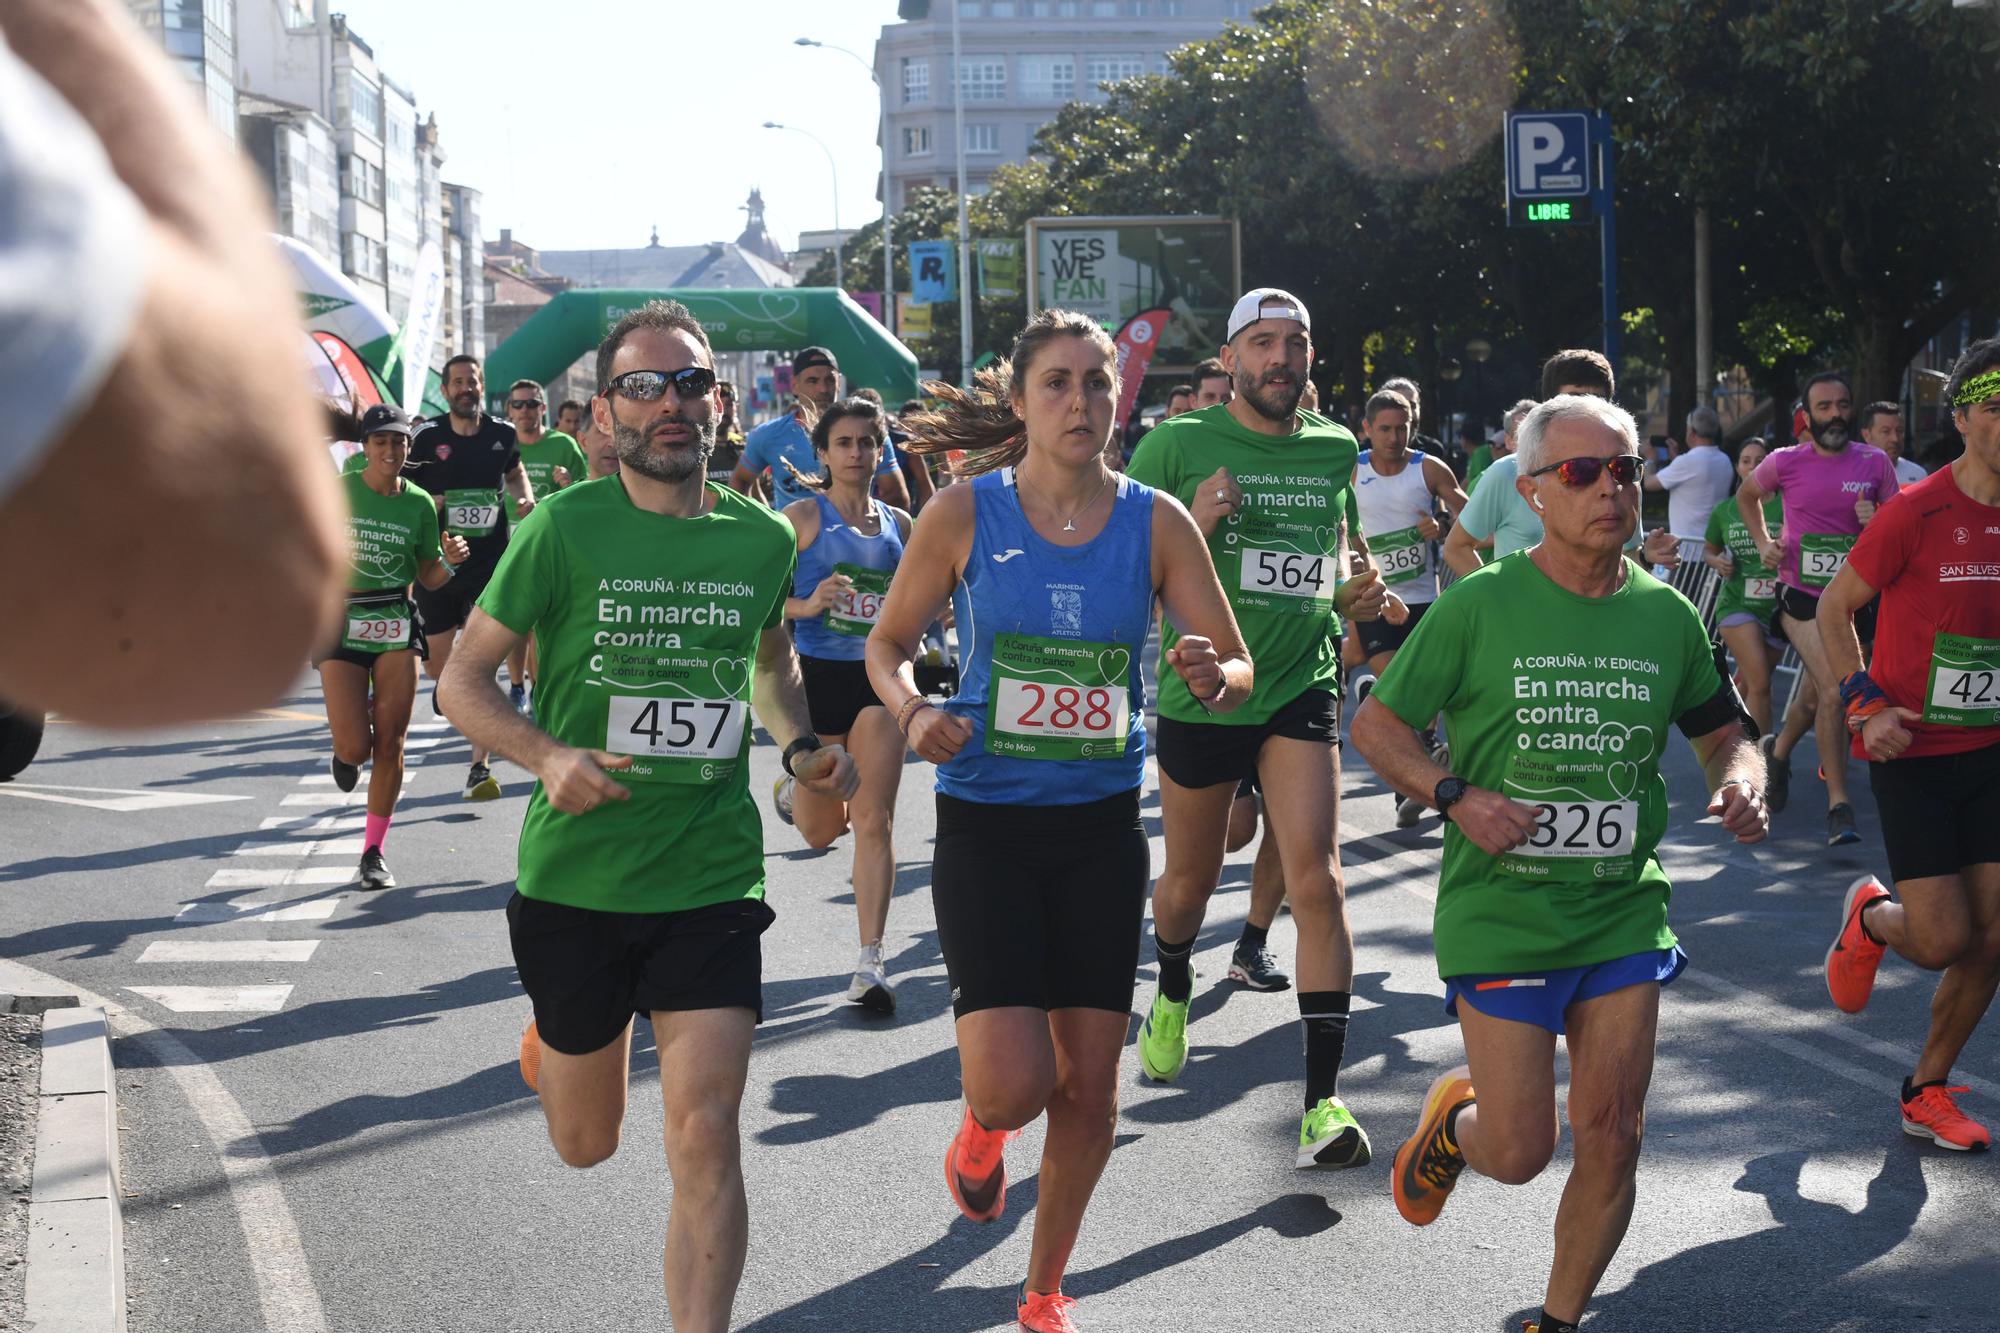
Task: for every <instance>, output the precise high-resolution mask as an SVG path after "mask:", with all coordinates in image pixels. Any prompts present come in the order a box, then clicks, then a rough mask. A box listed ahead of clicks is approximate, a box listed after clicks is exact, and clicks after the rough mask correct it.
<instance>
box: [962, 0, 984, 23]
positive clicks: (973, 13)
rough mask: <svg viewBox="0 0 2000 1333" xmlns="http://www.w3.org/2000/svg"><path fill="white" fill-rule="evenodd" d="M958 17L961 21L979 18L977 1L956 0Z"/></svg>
mask: <svg viewBox="0 0 2000 1333" xmlns="http://www.w3.org/2000/svg"><path fill="white" fill-rule="evenodd" d="M958 16H959V17H960V18H962V19H976V18H978V17H979V0H958Z"/></svg>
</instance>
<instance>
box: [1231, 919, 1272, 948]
mask: <svg viewBox="0 0 2000 1333" xmlns="http://www.w3.org/2000/svg"><path fill="white" fill-rule="evenodd" d="M1270 939H1271V928H1270V927H1269V926H1253V925H1251V924H1250V923H1249V922H1248V921H1245V922H1244V923H1243V936H1242V938H1241V939H1239V940H1237V941H1236V947H1237V948H1238V949H1244V950H1248V949H1261V948H1263V947H1264V946H1265V944H1267V943H1269V942H1270Z"/></svg>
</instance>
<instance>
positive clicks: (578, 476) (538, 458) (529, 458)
mask: <svg viewBox="0 0 2000 1333" xmlns="http://www.w3.org/2000/svg"><path fill="white" fill-rule="evenodd" d="M518 447H519V448H520V451H521V468H522V470H523V471H525V472H526V473H527V474H528V484H529V485H531V486H533V487H534V488H535V499H537V500H540V499H541V498H542V497H543V496H545V495H553V494H555V489H556V469H557V468H564V469H567V470H568V472H569V482H570V485H572V486H574V485H576V483H578V482H580V481H586V480H588V479H589V477H590V464H589V463H588V462H587V461H586V460H585V459H584V456H583V449H582V447H581V446H580V445H578V444H577V442H576V439H575V437H574V436H571V435H567V434H565V433H563V432H562V431H559V430H552V431H547V432H544V433H543V435H542V438H541V439H539V440H536V441H535V442H534V443H533V444H523V445H520V446H518Z"/></svg>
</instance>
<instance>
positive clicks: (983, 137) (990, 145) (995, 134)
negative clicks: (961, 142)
mask: <svg viewBox="0 0 2000 1333" xmlns="http://www.w3.org/2000/svg"><path fill="white" fill-rule="evenodd" d="M965 151H966V152H968V153H997V152H999V151H1000V127H999V126H998V125H967V126H966V127H965Z"/></svg>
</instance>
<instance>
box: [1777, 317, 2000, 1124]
mask: <svg viewBox="0 0 2000 1333" xmlns="http://www.w3.org/2000/svg"><path fill="white" fill-rule="evenodd" d="M1948 392H1949V393H1950V396H1951V401H1952V405H1953V415H1954V419H1955V420H1956V422H1957V424H1958V429H1959V432H1960V434H1962V435H1963V436H1964V437H1965V453H1964V455H1963V456H1962V457H1960V458H1959V459H1958V461H1957V462H1955V463H1953V464H1952V465H1951V466H1950V467H1948V468H1944V469H1941V470H1940V471H1938V472H1937V473H1935V474H1933V475H1932V476H1931V477H1930V478H1929V479H1928V480H1926V481H1923V482H1921V483H1919V484H1918V485H1915V486H1912V487H1910V488H1909V489H1908V490H1905V491H1902V492H1899V493H1898V494H1897V495H1895V496H1894V497H1893V498H1891V499H1890V500H1888V501H1887V502H1886V503H1884V504H1883V505H1882V507H1881V508H1880V509H1879V510H1877V511H1876V514H1875V521H1874V522H1872V523H1870V524H1869V525H1868V527H1867V529H1866V530H1865V531H1863V532H1862V534H1861V537H1860V539H1859V540H1858V541H1856V542H1855V544H1854V549H1853V551H1852V552H1851V553H1850V554H1849V556H1848V560H1847V565H1846V567H1845V568H1844V569H1842V570H1841V571H1840V573H1839V574H1837V575H1836V576H1835V577H1834V580H1833V582H1832V583H1831V584H1830V585H1829V586H1828V587H1827V590H1826V593H1825V594H1824V595H1823V596H1822V597H1821V599H1820V604H1819V606H1820V613H1819V615H1818V617H1817V620H1818V622H1819V629H1820V635H1821V638H1822V640H1823V642H1824V644H1825V647H1826V656H1827V663H1828V666H1829V667H1830V668H1831V670H1832V674H1833V675H1834V676H1835V677H1836V678H1842V679H1841V686H1840V695H1841V700H1842V702H1843V703H1844V704H1845V705H1846V709H1847V724H1848V729H1849V730H1850V731H1851V732H1853V733H1854V753H1855V754H1856V755H1857V756H1859V757H1861V758H1865V759H1867V760H1868V761H1869V764H1868V778H1869V785H1870V786H1871V787H1872V788H1873V789H1874V792H1875V804H1876V808H1877V809H1878V810H1879V811H1880V813H1881V817H1882V841H1883V843H1884V844H1885V846H1886V849H1887V851H1888V855H1889V871H1890V874H1891V876H1892V877H1893V878H1894V879H1895V881H1896V893H1895V896H1894V897H1893V898H1892V897H1891V896H1890V893H1889V890H1887V889H1885V888H1884V887H1882V884H1881V882H1880V881H1879V880H1877V879H1876V878H1875V877H1874V876H1872V875H1870V876H1864V877H1863V878H1861V879H1859V880H1856V881H1855V882H1854V884H1853V885H1851V886H1850V887H1849V888H1848V890H1847V900H1846V903H1845V905H1844V906H1843V907H1842V909H1841V926H1840V934H1839V935H1838V936H1837V937H1836V938H1835V940H1834V943H1833V947H1832V948H1831V949H1829V950H1828V951H1827V955H1826V985H1827V990H1828V992H1829V993H1830V994H1831V995H1832V997H1833V1002H1834V1004H1835V1005H1836V1006H1838V1007H1839V1008H1841V1009H1843V1010H1845V1011H1847V1012H1848V1013H1859V1012H1860V1011H1861V1009H1862V1008H1863V1007H1865V1006H1866V1005H1867V1003H1868V994H1869V991H1870V990H1871V988H1872V987H1873V986H1874V984H1875V969H1876V966H1877V965H1878V964H1879V963H1880V962H1881V960H1882V954H1883V951H1884V949H1885V947H1886V948H1892V949H1894V950H1895V951H1896V952H1897V953H1899V954H1901V955H1903V957H1905V958H1907V959H1909V960H1910V961H1911V962H1913V963H1915V964H1917V965H1918V966H1919V967H1925V968H1930V969H1932V970H1942V971H1943V973H1944V976H1943V978H1942V979H1941V980H1940V981H1939V983H1938V990H1937V997H1936V999H1934V1000H1933V1001H1932V1002H1931V1027H1930V1035H1929V1037H1928V1039H1927V1040H1926V1041H1925V1042H1924V1049H1923V1054H1922V1056H1920V1057H1919V1059H1918V1061H1917V1067H1916V1070H1915V1072H1914V1073H1913V1074H1912V1075H1911V1076H1910V1077H1909V1078H1908V1079H1906V1080H1904V1082H1903V1091H1902V1103H1903V1132H1904V1133H1906V1134H1912V1135H1916V1136H1917V1137H1919V1138H1928V1139H1931V1140H1932V1141H1934V1142H1936V1143H1937V1144H1938V1145H1939V1146H1941V1147H1945V1148H1953V1149H1957V1150H1960V1151H1964V1150H1967V1149H1983V1148H1986V1147H1989V1146H1990V1145H1991V1144H1992V1141H1993V1136H1992V1135H1991V1134H1990V1133H1989V1132H1988V1131H1987V1129H1986V1127H1985V1126H1984V1125H1981V1124H1979V1123H1978V1122H1976V1121H1974V1120H1973V1119H1972V1118H1971V1117H1969V1116H1967V1115H1965V1114H1964V1113H1963V1112H1962V1111H1960V1110H1959V1109H1958V1106H1957V1103H1956V1102H1954V1101H1953V1099H1952V1094H1954V1093H1959V1092H1964V1091H1966V1089H1964V1088H1951V1087H1946V1086H1945V1084H1946V1082H1947V1080H1948V1079H1949V1077H1950V1074H1951V1066H1952V1062H1953V1061H1955V1060H1956V1059H1957V1058H1958V1054H1959V1052H1960V1051H1961V1050H1963V1049H1964V1047H1965V1043H1966V1041H1967V1039H1969V1038H1970V1037H1971V1036H1972V1030H1973V1029H1974V1028H1975V1027H1977V1026H1978V1025H1979V1020H1980V1018H1981V1017H1982V1016H1983V1015H1984V1014H1985V1013H1986V1008H1987V1006H1988V1005H1989V1004H1991V1003H1992V1001H1993V992H1994V988H1995V984H1996V982H2000V339H1989V340H1987V341H1985V342H1979V343H1974V344H1973V345H1972V346H1971V347H1969V348H1967V349H1966V351H1965V354H1964V355H1963V356H1961V357H1960V358H1959V360H1958V365H1957V366H1956V367H1955V368H1954V369H1953V371H1952V376H1951V382H1950V385H1949V387H1948ZM1878 591H1879V592H1880V593H1881V595H1882V606H1881V611H1880V614H1879V618H1878V620H1877V628H1876V634H1875V660H1874V665H1873V667H1872V669H1869V670H1864V669H1862V665H1861V645H1860V642H1859V640H1858V638H1857V636H1856V634H1855V629H1854V614H1855V611H1856V609H1857V608H1859V607H1861V606H1863V605H1865V604H1866V603H1867V602H1868V600H1869V599H1870V598H1872V597H1873V596H1875V594H1876V593H1877V592H1878Z"/></svg>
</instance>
